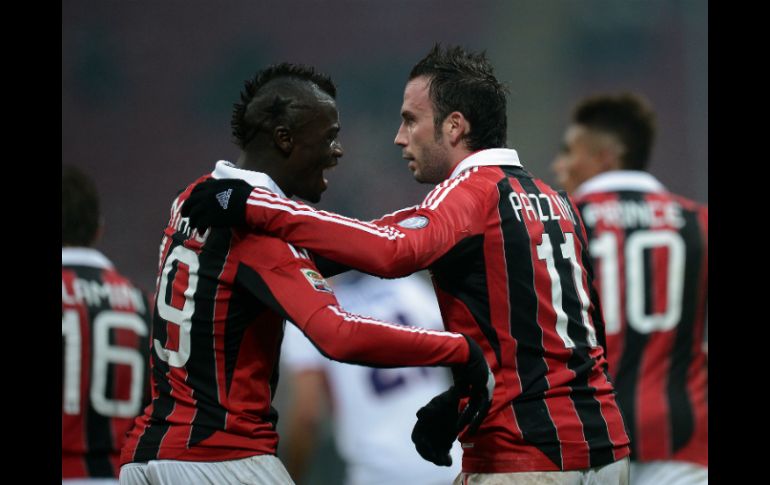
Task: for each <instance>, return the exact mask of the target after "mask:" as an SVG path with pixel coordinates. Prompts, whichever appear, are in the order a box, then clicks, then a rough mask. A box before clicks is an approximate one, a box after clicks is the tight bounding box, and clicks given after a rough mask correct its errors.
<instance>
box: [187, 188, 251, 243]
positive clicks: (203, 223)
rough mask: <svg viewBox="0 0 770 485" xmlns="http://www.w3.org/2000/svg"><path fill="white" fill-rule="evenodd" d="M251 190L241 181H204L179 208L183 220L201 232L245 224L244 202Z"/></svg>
mask: <svg viewBox="0 0 770 485" xmlns="http://www.w3.org/2000/svg"><path fill="white" fill-rule="evenodd" d="M252 189H253V187H252V186H251V185H249V184H247V183H246V182H244V181H243V180H241V179H215V178H210V179H207V180H205V181H203V182H201V183H199V184H198V185H196V186H195V188H194V189H193V190H192V192H191V193H190V197H189V198H188V199H187V200H186V201H185V202H184V204H183V205H182V211H181V213H182V217H189V218H190V226H192V227H194V228H196V229H197V230H198V232H199V233H203V232H204V231H205V230H206V228H208V227H233V226H241V225H244V224H245V223H246V201H247V200H248V198H249V194H251V190H252Z"/></svg>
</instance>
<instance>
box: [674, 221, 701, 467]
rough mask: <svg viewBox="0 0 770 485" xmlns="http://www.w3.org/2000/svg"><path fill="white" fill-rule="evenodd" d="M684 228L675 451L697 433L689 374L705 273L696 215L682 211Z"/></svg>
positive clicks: (676, 358) (676, 345) (676, 346)
mask: <svg viewBox="0 0 770 485" xmlns="http://www.w3.org/2000/svg"><path fill="white" fill-rule="evenodd" d="M682 215H683V216H684V220H685V225H684V227H682V228H681V230H680V231H679V233H680V234H681V236H682V239H684V241H685V246H686V256H685V272H684V292H683V295H682V319H681V320H680V322H679V324H678V326H677V329H676V340H675V341H674V348H673V349H672V352H671V369H670V371H669V372H670V374H669V380H668V388H667V391H668V408H669V410H670V413H671V448H672V450H671V451H672V452H676V451H678V450H679V449H681V448H682V447H684V446H685V445H687V444H688V443H689V441H690V438H691V437H692V434H693V432H694V431H695V417H694V412H693V403H692V402H691V397H690V395H689V392H688V390H687V372H688V370H689V369H688V368H689V366H690V363H691V362H692V358H693V343H694V341H693V337H694V334H695V324H696V321H695V319H696V317H697V314H698V307H697V306H698V286H699V285H700V279H701V271H703V265H702V263H701V262H702V260H703V242H702V240H701V231H700V221H698V214H697V212H691V211H684V210H683V211H682ZM669 284H670V283H669Z"/></svg>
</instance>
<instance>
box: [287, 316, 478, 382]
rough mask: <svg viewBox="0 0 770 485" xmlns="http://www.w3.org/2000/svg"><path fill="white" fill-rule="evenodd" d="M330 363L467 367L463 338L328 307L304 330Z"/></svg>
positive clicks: (305, 326)
mask: <svg viewBox="0 0 770 485" xmlns="http://www.w3.org/2000/svg"><path fill="white" fill-rule="evenodd" d="M300 328H301V329H302V331H303V332H304V333H305V335H307V336H308V338H309V339H310V340H311V341H312V342H313V344H314V345H315V346H316V347H317V348H318V349H319V351H320V352H321V353H322V354H324V355H325V356H327V357H328V358H330V359H333V360H336V361H340V362H346V363H351V364H361V365H367V366H371V367H406V366H434V365H444V366H448V365H454V364H465V363H466V362H467V361H468V355H469V354H468V352H469V351H468V344H467V342H466V340H465V338H464V337H463V335H462V334H459V333H453V332H443V331H437V330H428V329H425V328H419V327H410V326H405V325H398V324H394V323H388V322H382V321H378V320H374V319H371V318H367V317H361V316H358V315H353V314H350V313H347V312H345V311H344V310H342V309H340V308H339V307H334V306H328V307H325V308H322V309H320V310H318V311H317V312H316V313H315V314H314V315H313V316H312V317H311V318H310V319H309V320H308V321H307V322H306V323H305V324H304V326H302V327H300Z"/></svg>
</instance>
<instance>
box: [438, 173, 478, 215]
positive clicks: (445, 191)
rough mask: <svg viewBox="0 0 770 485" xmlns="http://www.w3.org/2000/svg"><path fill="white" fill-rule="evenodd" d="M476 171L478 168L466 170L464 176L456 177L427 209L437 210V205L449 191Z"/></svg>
mask: <svg viewBox="0 0 770 485" xmlns="http://www.w3.org/2000/svg"><path fill="white" fill-rule="evenodd" d="M478 171H479V167H473V168H472V169H471V170H468V171H467V172H465V173H464V174H462V175H461V176H459V177H457V178H456V179H454V182H452V184H451V185H450V186H449V187H447V188H446V189H445V190H444V191H443V192H442V193H441V195H440V196H439V197H437V198H436V199H435V200H434V201H433V203H431V205H430V207H428V209H430V210H436V208H438V206H439V204H441V202H442V201H443V200H444V199H445V198H446V196H447V195H449V192H451V191H452V189H454V188H455V187H457V186H458V185H459V184H460V182H463V181H465V180H467V179H468V177H470V176H471V173H476V172H478Z"/></svg>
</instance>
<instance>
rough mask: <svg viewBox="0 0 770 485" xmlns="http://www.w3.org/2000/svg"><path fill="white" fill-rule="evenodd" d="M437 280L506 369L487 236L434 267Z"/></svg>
mask: <svg viewBox="0 0 770 485" xmlns="http://www.w3.org/2000/svg"><path fill="white" fill-rule="evenodd" d="M430 272H431V274H432V275H433V278H434V280H435V281H436V284H437V285H438V287H439V288H441V290H442V291H444V292H446V293H448V294H450V295H452V296H453V297H455V298H457V299H458V300H460V301H461V302H463V303H464V304H465V306H466V307H467V308H468V311H469V312H470V313H471V316H472V317H473V319H474V321H475V322H476V324H477V325H478V326H479V329H480V330H481V333H482V334H484V336H485V337H486V339H487V342H489V345H490V347H492V350H493V351H494V353H495V357H496V358H497V364H498V365H500V366H502V361H501V357H500V340H499V338H498V336H497V332H496V331H495V329H494V327H493V326H492V317H491V316H490V310H489V288H488V286H487V269H486V264H485V261H484V235H483V234H478V235H475V236H472V237H469V238H466V239H464V240H462V241H461V242H460V243H458V244H456V245H455V246H454V247H453V248H452V249H451V250H449V251H448V252H447V253H446V254H444V255H443V256H442V257H441V258H439V259H438V260H437V261H436V262H434V263H433V264H432V265H431V267H430Z"/></svg>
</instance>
